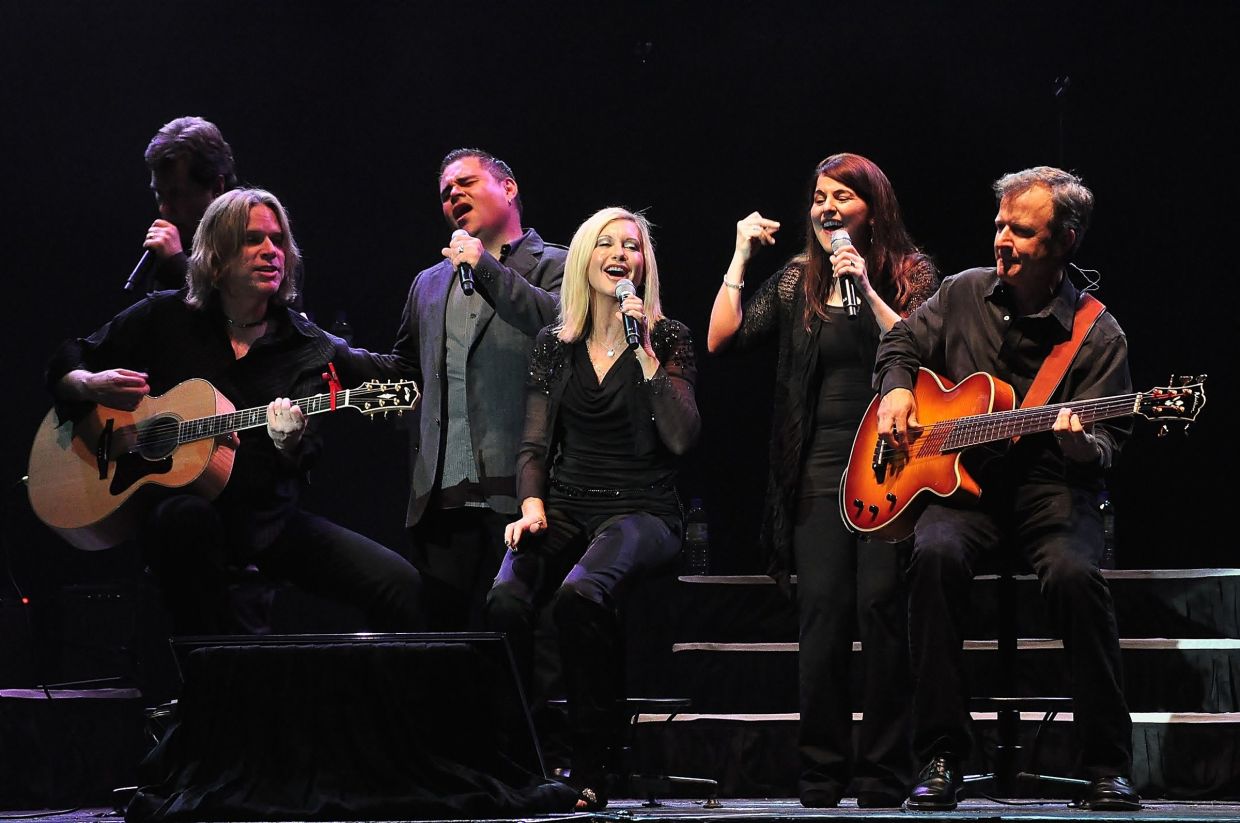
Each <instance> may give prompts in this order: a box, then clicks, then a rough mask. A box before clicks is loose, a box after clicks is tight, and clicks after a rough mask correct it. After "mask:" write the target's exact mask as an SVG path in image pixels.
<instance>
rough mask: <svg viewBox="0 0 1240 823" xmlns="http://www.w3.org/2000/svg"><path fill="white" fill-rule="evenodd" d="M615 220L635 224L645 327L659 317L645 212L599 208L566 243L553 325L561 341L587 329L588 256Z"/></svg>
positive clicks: (660, 309)
mask: <svg viewBox="0 0 1240 823" xmlns="http://www.w3.org/2000/svg"><path fill="white" fill-rule="evenodd" d="M615 220H631V221H633V223H634V224H635V225H636V226H637V234H638V236H639V238H640V241H641V253H642V259H643V261H644V262H645V272H644V276H643V278H642V285H641V286H640V287H639V288H638V293H639V294H641V295H642V304H643V305H642V310H643V312H644V313H645V315H646V324H647V326H651V327H653V326H654V324H655V323H657V322H659V321H660V320H662V319H663V307H662V305H661V304H660V303H659V264H658V263H657V262H656V261H655V258H654V241H653V240H652V239H651V237H650V221H648V220H647V219H646V217H645V215H643V214H641V213H638V212H631V211H629V210H628V209H625V208H621V207H620V206H610V207H608V208H605V209H599V210H598V211H596V212H595V213H594V214H592V215H590V216H589V217H588V218H586V221H585V222H584V223H582V224H581V225H580V226H579V227H578V228H577V231H576V233H575V234H573V240H572V242H571V243H569V244H568V260H567V261H566V262H565V264H564V281H563V283H562V284H561V286H560V319H559V321H558V322H557V323H556V325H555V332H556V336H557V337H559V338H560V340H562V341H563V342H565V343H573V342H575V341H577V340H580V339H581V338H582V336H583V335H585V334H586V333H587V332H588V331H589V328H590V324H591V323H592V322H593V319H594V318H592V317H591V316H590V307H591V306H592V305H593V301H592V300H591V297H590V295H591V290H590V270H589V267H590V257H591V255H592V254H593V253H594V247H595V246H596V245H597V244H598V237H599V235H600V234H602V233H603V228H604V227H606V226H607V224H608V223H611V222H613V221H615Z"/></svg>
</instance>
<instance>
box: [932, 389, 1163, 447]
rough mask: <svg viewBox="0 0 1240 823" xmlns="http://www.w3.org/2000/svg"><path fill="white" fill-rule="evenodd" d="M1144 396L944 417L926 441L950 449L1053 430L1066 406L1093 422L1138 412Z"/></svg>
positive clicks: (1132, 395) (1082, 421) (933, 427)
mask: <svg viewBox="0 0 1240 823" xmlns="http://www.w3.org/2000/svg"><path fill="white" fill-rule="evenodd" d="M1140 399H1141V394H1140V393H1135V394H1123V395H1117V396H1115V397H1102V398H1099V399H1097V400H1077V401H1074V402H1072V403H1057V404H1055V405H1052V406H1034V407H1032V408H1028V409H1012V410H1010V411H1002V412H990V413H988V414H975V415H971V416H969V417H957V418H954V419H951V420H940V421H939V422H937V423H935V424H933V425H932V426H930V428H929V430H928V431H927V438H928V439H927V440H926V443H927V445H928V446H930V447H931V448H937V449H938V450H939V451H941V452H948V451H955V450H957V449H967V448H969V447H971V446H980V445H983V444H985V443H996V442H999V441H1001V440H1010V439H1012V438H1013V437H1020V436H1022V435H1026V434H1036V433H1037V432H1046V431H1050V430H1051V429H1052V428H1054V426H1055V418H1056V417H1058V416H1059V410H1060V409H1065V408H1068V409H1072V412H1073V413H1074V414H1076V415H1078V416H1079V417H1080V418H1081V423H1082V424H1084V425H1089V424H1090V423H1094V422H1096V421H1098V420H1107V419H1110V418H1113V417H1125V416H1127V415H1131V414H1136V412H1137V408H1138V403H1139V402H1140Z"/></svg>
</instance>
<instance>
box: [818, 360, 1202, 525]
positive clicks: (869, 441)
mask: <svg viewBox="0 0 1240 823" xmlns="http://www.w3.org/2000/svg"><path fill="white" fill-rule="evenodd" d="M1204 380H1205V376H1204V375H1202V376H1200V377H1197V378H1181V379H1180V381H1179V385H1175V386H1166V387H1162V388H1156V389H1152V390H1151V391H1148V392H1138V393H1136V394H1124V395H1117V396H1115V397H1101V398H1098V399H1094V400H1076V401H1074V402H1071V403H1058V404H1053V405H1047V406H1033V407H1031V408H1023V409H1022V408H1016V392H1015V390H1014V389H1013V388H1012V387H1011V386H1010V385H1009V384H1007V383H1005V382H1003V381H1002V380H999V379H998V378H996V377H993V376H991V375H989V374H985V373H982V372H977V373H975V374H971V375H969V376H968V377H966V378H965V379H964V380H961V381H960V382H959V383H957V384H956V385H954V386H953V385H952V383H951V382H950V381H948V380H945V379H944V378H942V377H940V376H939V375H937V374H935V373H934V372H932V371H930V370H929V369H921V370H919V373H918V376H917V382H916V384H915V385H914V387H913V396H914V397H915V398H916V399H917V419H918V421H919V422H920V423H921V424H922V427H921V429H920V430H917V431H914V432H910V436H909V437H908V438H907V439H906V440H907V442H906V443H904V444H901V445H900V446H899V447H892V446H890V445H888V444H887V442H886V441H884V440H883V439H882V438H880V437H879V436H878V434H879V432H878V405H879V402H880V400H881V398H879V397H875V398H874V399H873V400H872V401H870V407H869V409H868V410H867V411H866V413H865V417H864V418H863V419H862V421H861V426H860V427H859V428H858V430H857V436H856V438H855V439H854V440H853V447H852V452H851V454H850V456H849V460H848V467H847V468H846V469H845V470H844V477H843V479H842V480H841V482H840V514H841V515H843V517H844V523H845V524H846V525H847V526H848V528H850V529H851V530H853V531H854V532H857V533H858V534H861V535H865V536H867V537H873V538H878V539H880V540H888V541H891V542H896V541H899V540H903V539H904V538H906V537H908V536H909V535H911V534H912V533H913V526H914V524H915V523H916V522H917V516H918V515H919V514H921V511H922V509H924V508H925V506H926V504H927V503H929V502H930V500H932V499H933V498H934V497H940V498H964V499H974V500H976V499H977V498H979V497H980V496H981V494H982V489H981V486H980V485H978V483H977V481H976V480H974V478H973V477H972V476H971V475H970V474H969V472H968V471H967V470H966V468H965V466H964V465H963V464H962V462H961V458H962V456H963V454H964V452H965V451H966V450H968V449H971V448H973V447H977V446H983V445H986V444H1000V443H1006V442H1007V441H1010V440H1012V439H1013V438H1016V437H1020V436H1021V435H1026V434H1034V433H1037V432H1047V431H1050V430H1051V429H1052V428H1054V425H1055V418H1056V417H1057V416H1058V415H1059V410H1060V409H1062V408H1070V409H1072V411H1073V412H1074V413H1075V414H1077V415H1079V416H1080V418H1081V423H1082V424H1085V425H1089V424H1090V423H1093V422H1095V421H1098V420H1107V419H1109V418H1115V417H1125V416H1128V415H1135V414H1139V415H1141V416H1143V417H1146V418H1149V419H1151V420H1163V421H1180V422H1184V423H1188V422H1191V421H1193V420H1194V419H1196V417H1197V413H1198V412H1199V411H1201V408H1202V406H1204V405H1205V402H1206V396H1205V391H1204V388H1203V383H1202V381H1204ZM1194 381H1195V382H1194ZM1173 382H1175V381H1173Z"/></svg>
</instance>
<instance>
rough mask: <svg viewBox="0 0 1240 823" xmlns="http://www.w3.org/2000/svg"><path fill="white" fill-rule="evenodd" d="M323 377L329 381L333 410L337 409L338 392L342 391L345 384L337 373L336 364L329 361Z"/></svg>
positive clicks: (328, 389)
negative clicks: (342, 383)
mask: <svg viewBox="0 0 1240 823" xmlns="http://www.w3.org/2000/svg"><path fill="white" fill-rule="evenodd" d="M323 379H324V380H326V381H327V394H328V396H329V397H330V398H331V404H332V411H335V410H336V392H338V391H342V390H343V389H344V386H343V385H341V383H340V376H339V375H338V374H336V364H335V363H333V362H331V361H330V360H329V361H327V371H325V372H323Z"/></svg>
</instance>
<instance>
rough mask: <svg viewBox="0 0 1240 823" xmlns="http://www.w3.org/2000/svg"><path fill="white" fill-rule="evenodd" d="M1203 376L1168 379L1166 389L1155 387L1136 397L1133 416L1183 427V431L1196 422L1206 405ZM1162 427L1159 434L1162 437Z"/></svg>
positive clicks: (1163, 429) (1163, 430)
mask: <svg viewBox="0 0 1240 823" xmlns="http://www.w3.org/2000/svg"><path fill="white" fill-rule="evenodd" d="M1205 380H1206V376H1205V375H1204V374H1199V375H1197V376H1195V377H1194V376H1192V375H1183V376H1179V377H1177V376H1175V375H1172V377H1171V380H1170V381H1168V382H1169V383H1170V385H1167V386H1159V387H1157V388H1154V389H1151V390H1150V391H1147V392H1142V393H1141V394H1138V395H1137V409H1136V413H1137V414H1139V415H1141V416H1143V417H1146V418H1149V419H1150V420H1161V421H1163V422H1164V423H1166V422H1168V421H1173V422H1179V423H1184V424H1185V425H1184V429H1185V431H1187V430H1188V424H1189V423H1192V422H1193V421H1194V420H1196V419H1197V414H1198V412H1200V411H1201V409H1202V407H1203V406H1205V404H1206V391H1205ZM1166 431H1167V429H1166V426H1165V425H1164V426H1163V428H1162V430H1161V431H1160V432H1159V434H1160V435H1162V434H1166Z"/></svg>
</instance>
